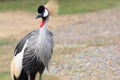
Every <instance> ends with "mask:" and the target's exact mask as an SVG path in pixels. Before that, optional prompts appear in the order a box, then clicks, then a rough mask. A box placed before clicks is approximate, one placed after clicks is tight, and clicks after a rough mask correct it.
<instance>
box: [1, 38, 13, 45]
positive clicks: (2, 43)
mask: <svg viewBox="0 0 120 80" xmlns="http://www.w3.org/2000/svg"><path fill="white" fill-rule="evenodd" d="M13 42H14V39H8V38H7V39H5V38H4V39H0V46H4V45H9V44H11V43H13Z"/></svg>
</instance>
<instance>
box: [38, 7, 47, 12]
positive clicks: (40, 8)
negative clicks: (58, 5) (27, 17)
mask: <svg viewBox="0 0 120 80" xmlns="http://www.w3.org/2000/svg"><path fill="white" fill-rule="evenodd" d="M44 10H45V7H44V6H43V5H41V6H39V7H38V13H42V12H43V11H44Z"/></svg>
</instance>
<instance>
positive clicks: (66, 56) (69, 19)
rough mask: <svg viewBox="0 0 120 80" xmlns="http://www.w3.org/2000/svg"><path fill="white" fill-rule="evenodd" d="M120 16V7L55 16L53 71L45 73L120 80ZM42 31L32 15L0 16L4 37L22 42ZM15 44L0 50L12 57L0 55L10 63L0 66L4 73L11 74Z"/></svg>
mask: <svg viewBox="0 0 120 80" xmlns="http://www.w3.org/2000/svg"><path fill="white" fill-rule="evenodd" d="M119 13H120V7H118V8H114V9H109V10H102V11H98V12H92V13H86V14H76V15H75V14H74V15H64V16H61V15H60V16H57V17H53V18H52V17H51V19H50V23H49V27H48V29H49V30H51V31H52V32H53V34H54V41H55V48H54V53H53V56H52V59H51V62H50V66H49V68H50V69H49V72H47V71H45V74H47V75H54V76H57V77H59V79H60V80H120V14H119ZM38 28H39V20H36V19H35V16H33V15H32V14H26V13H23V12H14V13H13V12H9V13H0V37H1V38H11V37H12V38H14V39H15V40H17V41H19V39H20V38H22V37H23V36H24V35H25V34H27V33H28V32H30V31H32V30H34V29H38ZM15 45H16V43H14V44H12V45H9V46H3V47H0V49H1V51H0V53H1V52H5V53H6V54H7V55H8V54H10V56H5V54H2V55H1V56H0V57H1V58H0V62H1V61H5V60H7V61H5V65H0V67H1V69H0V70H1V71H0V72H1V73H2V72H7V71H9V67H8V65H9V64H10V60H11V59H12V52H13V49H14V47H13V46H15ZM11 46H12V47H11ZM6 48H7V49H9V51H10V53H9V51H6ZM6 65H7V67H6ZM46 78H47V77H46ZM48 80H49V79H48Z"/></svg>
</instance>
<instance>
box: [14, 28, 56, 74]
mask: <svg viewBox="0 0 120 80" xmlns="http://www.w3.org/2000/svg"><path fill="white" fill-rule="evenodd" d="M26 40H28V44H27V47H26V49H25V51H24V57H23V69H25V70H26V71H27V72H28V73H31V71H34V68H35V66H37V64H39V63H43V64H44V66H45V67H46V68H47V69H48V63H49V60H50V58H51V55H52V52H53V47H54V45H53V34H52V32H50V31H48V30H45V29H41V30H35V31H33V32H31V33H29V34H28V35H26V36H25V37H24V38H23V39H22V40H21V41H20V42H19V43H18V45H17V47H16V49H15V52H16V53H15V55H16V54H17V53H18V51H21V50H22V47H23V46H24V43H25V42H26ZM19 49H21V50H19ZM32 66H33V67H34V68H32Z"/></svg>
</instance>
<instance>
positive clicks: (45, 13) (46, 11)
mask: <svg viewBox="0 0 120 80" xmlns="http://www.w3.org/2000/svg"><path fill="white" fill-rule="evenodd" d="M47 16H48V10H47V9H45V12H44V14H43V17H47Z"/></svg>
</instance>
